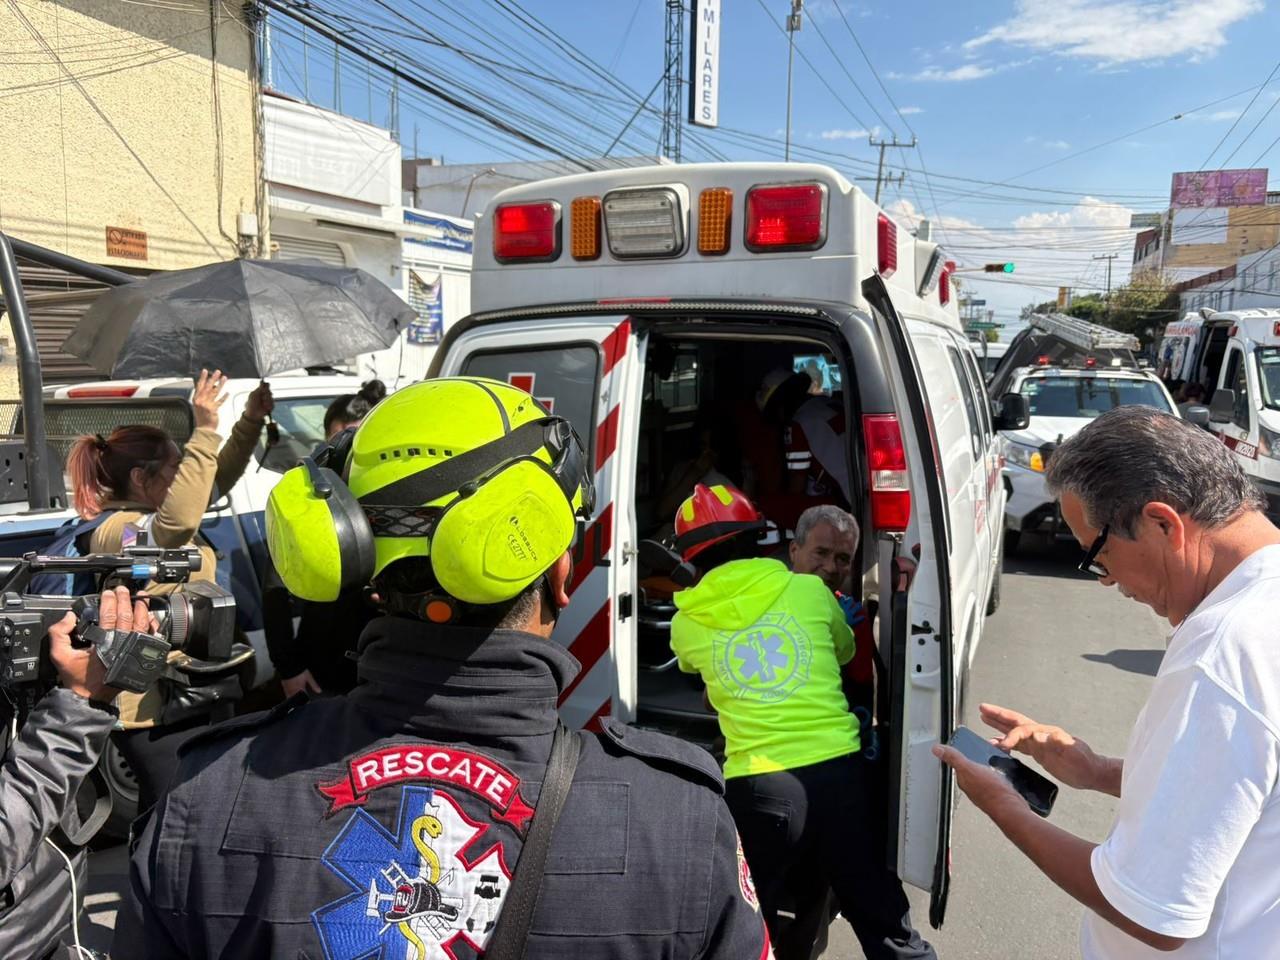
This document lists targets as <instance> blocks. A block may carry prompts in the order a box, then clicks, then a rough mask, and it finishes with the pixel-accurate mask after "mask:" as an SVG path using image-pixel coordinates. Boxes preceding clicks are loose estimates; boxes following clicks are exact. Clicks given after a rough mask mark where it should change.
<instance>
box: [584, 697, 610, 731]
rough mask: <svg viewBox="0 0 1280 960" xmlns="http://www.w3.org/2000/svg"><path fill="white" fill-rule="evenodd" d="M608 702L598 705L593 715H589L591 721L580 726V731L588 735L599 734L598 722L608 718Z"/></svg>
mask: <svg viewBox="0 0 1280 960" xmlns="http://www.w3.org/2000/svg"><path fill="white" fill-rule="evenodd" d="M609 707H610V701H608V700H606V701H605V702H604V703H602V704H600V706H599V708H598V709H597V710H596V712H595V713H593V714H592V715H591V719H590V720H588V721H587V722H586V723H584V724H583V725H582V729H583V730H586V731H588V732H590V733H599V732H600V721H601V720H602V719H604V718H605V717H607V716H609Z"/></svg>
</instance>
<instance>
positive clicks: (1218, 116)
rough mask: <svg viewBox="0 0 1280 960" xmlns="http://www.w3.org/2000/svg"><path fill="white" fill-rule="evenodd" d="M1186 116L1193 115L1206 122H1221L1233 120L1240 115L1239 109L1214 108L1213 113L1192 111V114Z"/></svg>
mask: <svg viewBox="0 0 1280 960" xmlns="http://www.w3.org/2000/svg"><path fill="white" fill-rule="evenodd" d="M1188 116H1190V117H1193V118H1195V119H1197V120H1204V121H1206V122H1208V123H1222V122H1224V121H1226V120H1234V119H1235V118H1236V117H1238V116H1240V111H1239V110H1215V111H1214V112H1213V113H1204V114H1200V113H1192V114H1188Z"/></svg>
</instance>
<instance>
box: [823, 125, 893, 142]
mask: <svg viewBox="0 0 1280 960" xmlns="http://www.w3.org/2000/svg"><path fill="white" fill-rule="evenodd" d="M879 133H880V128H879V127H875V128H873V129H871V130H823V131H822V133H820V134H818V136H820V137H822V139H823V140H861V139H863V138H864V137H874V136H876V135H877V134H879Z"/></svg>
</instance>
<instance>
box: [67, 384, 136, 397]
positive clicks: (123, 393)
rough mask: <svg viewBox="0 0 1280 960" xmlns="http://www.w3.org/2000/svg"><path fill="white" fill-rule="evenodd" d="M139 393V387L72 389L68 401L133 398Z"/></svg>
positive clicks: (69, 391) (68, 393) (68, 394)
mask: <svg viewBox="0 0 1280 960" xmlns="http://www.w3.org/2000/svg"><path fill="white" fill-rule="evenodd" d="M137 392H138V385H137V384H134V385H133V386H131V387H121V386H114V387H72V388H71V389H70V390H68V391H67V399H68V400H109V399H110V400H114V399H117V398H119V397H132V396H133V395H134V394H135V393H137Z"/></svg>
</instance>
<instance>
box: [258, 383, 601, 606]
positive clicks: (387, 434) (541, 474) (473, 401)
mask: <svg viewBox="0 0 1280 960" xmlns="http://www.w3.org/2000/svg"><path fill="white" fill-rule="evenodd" d="M594 509H595V490H594V485H593V483H592V471H591V468H590V464H589V463H588V462H587V458H586V454H585V453H584V451H583V447H582V443H581V441H580V440H579V439H578V436H577V434H576V433H575V432H574V431H573V428H572V427H571V426H570V425H569V422H568V421H567V420H564V419H563V418H560V417H553V416H551V415H550V414H548V413H547V411H546V410H545V409H544V408H543V407H542V406H541V405H540V404H539V403H538V402H537V401H536V400H534V398H533V397H531V396H529V394H527V393H525V392H524V391H523V390H519V389H517V388H516V387H513V386H511V385H510V384H507V383H502V382H500V381H497V380H488V379H485V378H481V377H450V378H441V379H436V380H426V381H423V382H421V383H416V384H413V385H412V386H409V387H406V388H405V389H403V390H400V391H398V392H397V393H394V394H392V395H391V396H389V397H388V398H387V399H385V400H383V401H382V402H381V403H379V404H378V405H377V406H376V407H374V408H373V410H372V411H371V412H370V413H369V416H368V417H366V418H365V420H364V422H363V423H362V424H361V425H360V427H359V428H358V429H357V430H356V431H355V432H354V435H350V434H348V435H347V437H346V440H345V441H343V440H341V439H336V440H335V443H334V444H331V445H330V446H329V447H327V448H325V450H323V451H322V452H321V454H320V455H319V456H318V457H317V458H314V459H313V458H310V457H309V458H306V459H304V460H303V461H302V462H301V464H299V466H297V467H294V468H293V469H292V470H290V471H289V472H288V473H286V474H285V475H284V476H283V477H282V478H281V479H280V482H279V483H278V484H277V485H276V486H275V488H274V489H273V490H272V491H271V496H270V498H269V499H268V502H267V512H266V525H267V545H268V548H269V550H270V552H271V558H272V560H273V561H274V563H275V565H276V569H277V570H278V571H279V573H280V576H281V578H282V579H283V580H284V583H285V586H287V587H288V588H289V590H290V591H291V592H292V593H294V594H295V595H297V596H299V597H302V598H303V599H306V600H318V601H328V600H334V599H336V598H337V596H338V593H339V591H341V590H343V589H344V588H348V587H356V586H364V585H366V584H368V583H370V582H371V581H372V580H373V579H374V578H375V577H377V576H378V575H379V574H381V573H382V572H383V571H384V570H385V569H386V568H387V567H388V566H390V565H391V564H392V563H395V562H396V561H398V560H403V559H406V558H411V557H424V558H427V559H428V560H429V566H430V570H431V574H432V578H433V579H434V581H435V584H434V586H438V588H439V590H438V591H435V590H434V589H433V590H431V591H428V592H427V593H426V594H424V595H423V596H422V598H421V599H420V602H417V606H416V607H415V609H413V610H412V611H411V612H414V613H418V614H420V615H422V616H423V617H424V618H425V619H431V620H437V621H440V620H448V619H452V617H453V616H454V614H455V612H456V610H455V608H454V606H453V605H452V603H451V601H453V600H460V601H463V602H464V603H469V604H493V603H501V602H502V601H504V600H510V599H511V598H512V597H515V596H517V595H518V594H519V593H520V592H521V591H522V590H524V589H525V588H526V587H527V586H529V585H530V584H531V583H533V582H534V581H536V580H537V579H538V577H540V576H541V575H542V574H543V573H545V572H546V570H547V569H548V568H549V567H550V566H551V565H552V564H553V563H555V561H556V560H557V559H558V558H559V557H560V555H561V554H563V553H564V551H565V550H566V549H568V547H569V546H570V545H571V544H572V543H573V537H574V532H575V530H576V526H577V524H576V520H575V516H581V517H584V518H588V517H590V516H591V514H592V512H593V511H594Z"/></svg>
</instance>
